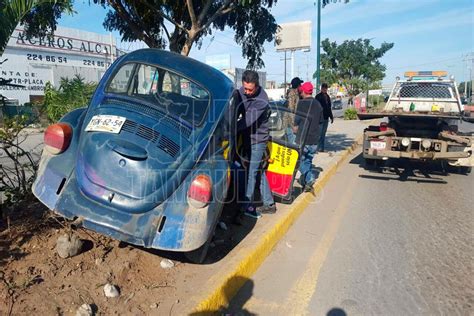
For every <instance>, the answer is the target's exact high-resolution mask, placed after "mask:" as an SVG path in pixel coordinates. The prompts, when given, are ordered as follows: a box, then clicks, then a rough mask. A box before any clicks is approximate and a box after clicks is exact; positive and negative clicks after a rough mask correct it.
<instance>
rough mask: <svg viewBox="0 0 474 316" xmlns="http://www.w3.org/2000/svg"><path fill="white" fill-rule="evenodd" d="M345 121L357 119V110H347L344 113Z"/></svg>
mask: <svg viewBox="0 0 474 316" xmlns="http://www.w3.org/2000/svg"><path fill="white" fill-rule="evenodd" d="M344 119H345V120H356V119H357V110H356V109H354V108H348V109H346V110H345V111H344Z"/></svg>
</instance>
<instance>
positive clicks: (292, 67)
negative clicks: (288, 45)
mask: <svg viewBox="0 0 474 316" xmlns="http://www.w3.org/2000/svg"><path fill="white" fill-rule="evenodd" d="M294 77H295V51H294V50H291V78H294Z"/></svg>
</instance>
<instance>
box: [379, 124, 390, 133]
mask: <svg viewBox="0 0 474 316" xmlns="http://www.w3.org/2000/svg"><path fill="white" fill-rule="evenodd" d="M379 129H380V131H381V132H385V131H387V129H388V124H387V123H386V122H382V123H380V127H379Z"/></svg>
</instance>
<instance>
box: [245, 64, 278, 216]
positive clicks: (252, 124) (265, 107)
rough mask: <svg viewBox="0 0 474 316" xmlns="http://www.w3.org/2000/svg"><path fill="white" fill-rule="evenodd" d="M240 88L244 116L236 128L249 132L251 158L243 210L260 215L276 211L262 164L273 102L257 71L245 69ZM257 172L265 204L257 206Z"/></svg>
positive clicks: (253, 214)
mask: <svg viewBox="0 0 474 316" xmlns="http://www.w3.org/2000/svg"><path fill="white" fill-rule="evenodd" d="M238 92H239V95H240V99H241V100H242V104H241V106H242V110H243V111H242V118H241V119H240V120H239V121H238V122H237V130H238V131H245V132H247V133H248V135H250V161H249V163H248V169H247V173H248V178H247V187H246V193H245V198H244V203H243V205H242V207H241V214H242V213H243V215H247V216H250V217H253V218H260V217H261V213H275V212H276V206H275V202H274V200H273V196H272V192H271V190H270V186H269V185H268V181H267V177H266V175H265V173H264V172H263V171H264V170H263V168H262V165H263V160H264V159H265V153H266V150H267V142H268V140H269V139H270V128H269V124H268V118H269V113H270V105H269V103H268V96H267V93H266V92H265V90H264V89H263V88H262V87H261V86H260V85H259V78H258V73H257V72H256V71H252V70H246V71H244V73H243V75H242V87H241V88H240V89H239V90H238ZM258 176H260V195H261V196H262V201H263V206H261V207H259V208H258V209H255V206H254V205H253V203H254V200H253V198H254V191H255V184H256V182H257V177H258ZM236 222H237V223H238V222H240V216H239V217H238V218H237V219H236Z"/></svg>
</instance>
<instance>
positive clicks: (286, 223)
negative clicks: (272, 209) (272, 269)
mask: <svg viewBox="0 0 474 316" xmlns="http://www.w3.org/2000/svg"><path fill="white" fill-rule="evenodd" d="M361 141H362V136H360V137H358V138H357V139H356V140H355V141H354V142H353V143H352V145H351V146H349V147H347V148H346V149H344V150H343V151H342V153H341V154H340V155H339V157H338V158H337V160H336V162H335V163H333V164H332V165H331V166H330V167H329V169H328V170H327V171H325V172H324V173H323V174H322V176H321V178H319V180H318V181H317V182H316V184H315V186H314V195H313V194H311V193H303V194H302V195H301V198H299V199H296V200H295V202H294V204H293V205H291V207H290V208H289V209H288V211H287V213H286V214H285V216H283V217H282V218H281V219H280V220H279V221H278V222H277V223H276V224H275V226H273V227H272V229H271V230H269V231H268V232H267V233H266V234H265V235H264V236H262V238H261V239H260V242H259V243H258V244H255V246H254V247H252V248H251V249H247V250H246V251H245V254H244V256H243V259H242V260H241V261H240V262H238V263H237V264H236V265H235V267H234V268H233V271H231V272H229V273H228V274H227V275H225V276H224V277H222V278H219V281H217V282H216V284H215V286H213V287H212V289H210V290H209V291H208V293H209V294H208V295H207V296H206V297H205V298H204V299H202V300H201V301H200V302H199V303H198V304H197V306H196V307H195V308H194V310H193V313H192V314H193V315H209V314H211V313H215V312H217V311H219V309H221V308H222V307H223V306H227V305H228V303H229V299H230V298H232V297H233V296H235V294H237V292H238V291H239V289H240V288H241V287H242V286H243V285H244V283H245V282H246V279H249V278H250V277H251V276H252V275H253V274H254V273H255V271H257V269H258V268H259V266H260V265H261V264H262V263H263V261H264V260H265V258H266V257H267V256H268V255H269V254H270V253H271V251H272V249H273V247H275V245H276V244H277V243H278V241H280V239H281V238H283V236H285V234H286V232H287V231H288V229H289V228H290V227H291V225H292V224H293V223H294V222H295V220H296V219H297V218H298V217H299V216H300V215H301V214H302V213H303V211H304V210H305V208H306V207H307V206H308V204H309V203H310V202H312V201H314V200H315V199H316V196H317V194H318V193H319V192H321V190H322V189H323V188H324V186H325V185H326V184H327V182H328V181H329V180H330V178H331V177H332V176H333V175H334V174H335V173H336V171H337V169H338V168H339V167H340V166H341V164H342V163H343V162H344V161H345V160H346V159H347V158H348V157H349V155H350V154H351V153H352V152H353V151H354V149H355V148H356V147H357V144H359V143H360V142H361Z"/></svg>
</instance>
